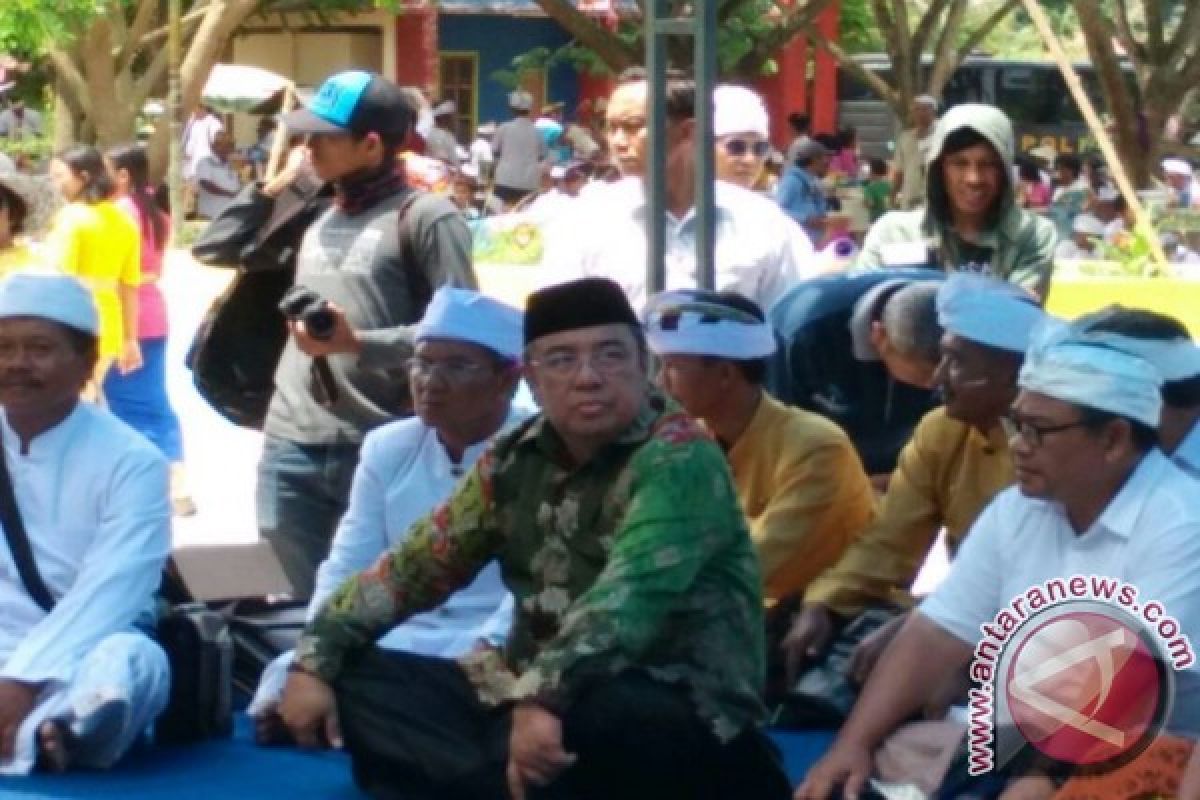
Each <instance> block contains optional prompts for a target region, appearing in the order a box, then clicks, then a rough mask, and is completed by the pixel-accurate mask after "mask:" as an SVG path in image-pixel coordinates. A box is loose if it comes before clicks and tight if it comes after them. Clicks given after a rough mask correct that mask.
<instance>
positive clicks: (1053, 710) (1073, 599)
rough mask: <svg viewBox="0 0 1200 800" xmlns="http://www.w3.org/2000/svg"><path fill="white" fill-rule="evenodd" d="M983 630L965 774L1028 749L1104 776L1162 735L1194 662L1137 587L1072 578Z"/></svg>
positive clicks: (1173, 626) (1159, 609)
mask: <svg viewBox="0 0 1200 800" xmlns="http://www.w3.org/2000/svg"><path fill="white" fill-rule="evenodd" d="M980 632H981V634H982V636H981V638H980V640H979V643H978V644H977V645H976V647H975V654H974V659H973V661H972V662H971V680H972V682H973V683H974V684H975V685H974V686H973V687H972V688H971V690H970V695H969V696H970V708H969V715H970V720H969V723H968V724H969V727H968V732H967V741H968V747H969V759H970V760H969V766H968V769H969V772H970V774H972V775H981V774H984V773H986V772H990V771H992V770H993V769H995V768H997V767H998V766H1003V765H1005V764H1006V763H1008V761H1009V760H1010V759H1012V758H1013V757H1014V756H1016V755H1017V754H1018V753H1019V752H1021V751H1022V750H1023V749H1024V748H1025V746H1026V745H1032V746H1033V747H1034V748H1035V749H1036V750H1038V751H1039V752H1040V753H1042V754H1043V755H1045V756H1047V757H1048V758H1050V759H1053V760H1054V761H1057V762H1059V763H1062V764H1066V765H1069V766H1070V767H1072V768H1075V769H1084V770H1086V771H1088V772H1104V771H1107V770H1110V769H1115V768H1116V767H1118V766H1120V765H1121V764H1124V763H1127V762H1128V761H1130V760H1131V759H1133V758H1136V757H1137V755H1138V754H1139V753H1141V752H1142V751H1143V750H1144V749H1145V748H1146V747H1147V746H1149V744H1150V743H1151V742H1152V741H1154V739H1155V737H1156V736H1157V735H1158V734H1159V733H1160V732H1161V730H1162V728H1163V724H1164V722H1165V720H1166V718H1167V714H1168V712H1169V711H1170V708H1171V702H1172V699H1173V696H1174V685H1175V684H1174V672H1175V671H1176V670H1182V669H1186V668H1188V667H1190V666H1191V665H1192V664H1193V663H1194V662H1195V655H1194V652H1193V650H1192V645H1191V642H1190V641H1189V640H1188V638H1187V636H1185V635H1184V634H1183V633H1182V631H1181V629H1180V626H1179V623H1178V621H1176V620H1175V619H1174V618H1173V617H1171V616H1170V615H1168V613H1167V609H1165V608H1164V607H1163V606H1162V604H1161V603H1158V602H1157V601H1149V602H1144V603H1143V602H1139V597H1138V590H1137V587H1135V586H1131V585H1129V584H1127V583H1124V582H1122V581H1120V580H1117V579H1115V578H1108V577H1103V576H1096V575H1087V576H1084V575H1076V576H1074V577H1070V578H1062V579H1054V580H1050V581H1046V582H1045V583H1043V584H1040V585H1037V586H1032V587H1030V588H1029V589H1027V590H1026V591H1024V592H1022V593H1021V594H1020V595H1018V596H1017V597H1015V598H1013V600H1012V601H1011V602H1010V603H1009V604H1008V605H1007V606H1005V607H1004V608H1002V609H1001V610H1000V612H999V613H998V614H996V616H995V617H994V618H993V620H992V621H991V622H989V623H987V624H985V625H982V626H981V627H980Z"/></svg>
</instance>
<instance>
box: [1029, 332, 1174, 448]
mask: <svg viewBox="0 0 1200 800" xmlns="http://www.w3.org/2000/svg"><path fill="white" fill-rule="evenodd" d="M1120 338H1122V339H1126V340H1128V337H1120ZM1118 344H1119V343H1117V342H1115V341H1114V339H1113V337H1110V336H1108V335H1107V334H1092V333H1088V332H1086V331H1083V330H1081V329H1080V327H1079V326H1078V325H1069V324H1067V323H1065V322H1063V321H1061V320H1056V319H1053V318H1047V319H1046V321H1045V322H1043V323H1042V325H1040V326H1039V327H1038V329H1037V330H1036V331H1034V334H1033V338H1032V340H1031V342H1030V344H1029V351H1028V352H1027V353H1026V355H1025V364H1024V366H1023V367H1022V368H1021V374H1020V377H1019V378H1018V381H1017V382H1018V384H1019V385H1020V387H1021V388H1022V389H1027V390H1029V391H1031V392H1037V393H1039V394H1044V395H1046V396H1047V397H1053V398H1055V399H1057V400H1062V401H1063V402H1066V403H1072V404H1074V405H1079V406H1086V407H1088V408H1094V409H1098V410H1100V411H1107V412H1109V413H1111V414H1117V415H1119V416H1122V417H1128V418H1129V419H1133V420H1137V421H1138V422H1141V423H1143V424H1145V425H1148V426H1150V427H1151V428H1157V427H1158V423H1159V417H1160V415H1161V413H1162V395H1161V393H1160V392H1159V388H1160V387H1161V385H1162V377H1161V376H1160V375H1159V372H1158V370H1157V369H1156V368H1155V366H1154V365H1153V364H1151V363H1150V362H1149V361H1147V360H1146V359H1144V358H1141V357H1140V356H1138V355H1137V354H1135V353H1133V352H1130V351H1129V350H1127V349H1123V348H1120V347H1118V346H1117V345H1118Z"/></svg>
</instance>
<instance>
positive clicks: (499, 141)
mask: <svg viewBox="0 0 1200 800" xmlns="http://www.w3.org/2000/svg"><path fill="white" fill-rule="evenodd" d="M492 149H493V150H494V151H495V154H496V185H497V186H506V187H508V188H510V189H523V190H525V191H529V192H533V191H537V189H538V188H540V187H541V185H542V161H543V160H544V159H545V158H546V152H547V150H546V140H545V139H543V138H542V134H541V132H539V131H538V129H537V128H535V127H534V125H533V122H532V121H530V119H529V118H528V117H517V118H515V119H511V120H509V121H508V122H506V123H504V124H503V125H501V126H500V127H499V128H498V129H497V130H496V138H495V139H493V140H492Z"/></svg>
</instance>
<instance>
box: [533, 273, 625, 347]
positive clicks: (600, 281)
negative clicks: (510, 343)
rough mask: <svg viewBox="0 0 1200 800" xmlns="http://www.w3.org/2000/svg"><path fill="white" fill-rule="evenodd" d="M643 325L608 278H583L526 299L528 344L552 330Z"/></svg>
mask: <svg viewBox="0 0 1200 800" xmlns="http://www.w3.org/2000/svg"><path fill="white" fill-rule="evenodd" d="M614 324H617V325H621V324H623V325H633V326H635V327H640V325H641V323H640V322H639V321H638V318H637V314H635V313H633V307H632V306H630V305H629V299H628V298H627V297H625V292H624V291H623V290H622V289H621V287H620V286H618V285H617V284H616V283H614V282H613V281H611V280H609V279H608V278H581V279H579V280H577V281H568V282H567V283H559V284H556V285H554V286H548V287H546V288H545V289H541V290H539V291H536V292H534V293H533V294H531V295H529V299H528V300H526V301H525V344H526V345H527V346H528V345H529V343H530V342H532V341H533V340H535V339H540V338H541V337H543V336H547V335H549V334H551V333H560V332H562V331H573V330H578V329H579V328H591V327H595V326H596V325H614Z"/></svg>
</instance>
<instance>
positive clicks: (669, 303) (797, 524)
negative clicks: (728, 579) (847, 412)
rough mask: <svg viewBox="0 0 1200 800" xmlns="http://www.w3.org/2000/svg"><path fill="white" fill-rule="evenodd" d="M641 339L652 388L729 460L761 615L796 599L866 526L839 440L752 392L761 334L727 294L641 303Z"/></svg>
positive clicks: (756, 386)
mask: <svg viewBox="0 0 1200 800" xmlns="http://www.w3.org/2000/svg"><path fill="white" fill-rule="evenodd" d="M646 338H647V340H648V341H649V344H650V350H651V352H653V353H654V354H655V355H656V356H658V357H659V359H660V362H661V366H660V368H659V382H660V383H661V384H662V387H663V389H665V390H666V392H667V393H668V394H669V395H671V397H672V398H673V399H674V400H675V401H676V402H678V403H679V404H680V405H682V406H683V408H684V410H685V411H687V412H688V413H689V414H691V415H692V416H693V417H695V418H696V419H698V420H700V421H701V422H703V423H704V426H705V427H706V428H707V429H708V431H709V432H710V433H711V434H712V435H713V436H714V437H715V438H716V440H717V443H718V444H719V445H721V448H722V449H723V450H724V451H725V457H726V458H727V459H728V460H729V468H730V469H731V470H732V472H733V485H734V488H735V489H736V490H737V495H738V500H739V501H740V502H741V504H742V509H743V510H744V511H745V512H746V522H747V524H748V525H749V526H750V538H751V539H753V540H754V547H755V550H757V551H758V559H759V563H760V565H761V567H762V572H763V594H764V597H765V599H766V601H767V605H768V606H775V605H776V604H777V603H779V602H780V601H782V600H785V599H787V598H789V597H792V596H794V595H797V594H800V593H803V592H804V589H805V588H806V587H807V586H808V584H809V583H810V582H811V581H812V580H813V579H814V578H816V577H817V576H818V575H820V574H821V573H822V572H824V571H825V569H827V568H828V567H831V566H833V565H834V564H836V563H837V561H838V559H839V558H841V556H842V553H844V552H845V550H846V547H847V546H848V545H850V544H851V543H852V542H853V541H854V540H855V539H857V538H858V536H859V534H860V533H862V530H863V528H865V527H866V526H867V524H868V523H869V522H871V520H873V519H874V518H875V495H874V492H873V491H872V489H871V483H870V481H868V480H867V475H866V473H865V472H863V467H862V461H860V460H859V458H858V453H856V452H855V450H854V445H852V444H851V443H850V439H849V438H848V437H847V436H846V434H845V432H843V431H842V429H841V428H839V427H838V426H837V424H836V423H834V422H831V421H830V420H828V419H826V418H825V417H822V416H820V415H819V414H814V413H813V412H811V411H804V410H803V409H799V408H788V407H787V406H784V405H783V404H782V403H780V402H779V401H777V400H776V399H775V398H773V397H771V395H770V394H768V393H767V392H766V391H765V390H764V389H763V379H764V376H765V375H766V371H767V361H766V359H767V358H768V357H769V356H771V355H772V354H773V353H774V352H775V336H774V334H773V333H772V331H771V326H770V325H768V324H767V322H766V318H765V316H764V315H763V312H762V309H760V308H759V307H758V306H757V305H756V304H755V303H754V301H753V300H750V299H748V298H746V297H743V296H742V295H740V294H736V293H734V292H720V293H716V292H708V291H697V290H694V289H691V290H689V289H683V290H679V291H674V292H663V293H661V294H658V295H656V296H654V297H652V298H651V299H650V303H649V305H648V307H647V309H646Z"/></svg>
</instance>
